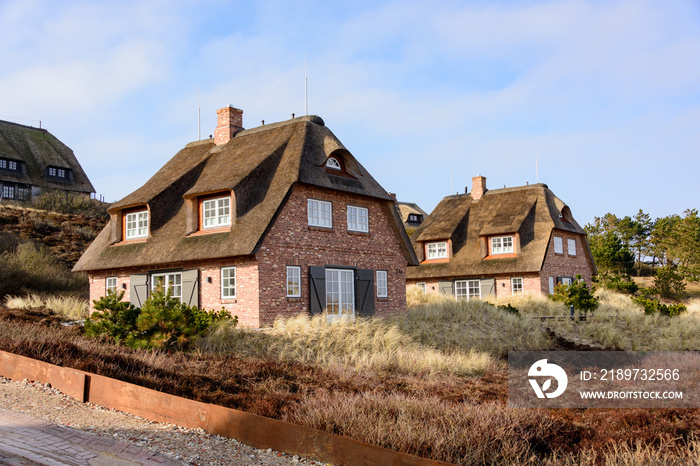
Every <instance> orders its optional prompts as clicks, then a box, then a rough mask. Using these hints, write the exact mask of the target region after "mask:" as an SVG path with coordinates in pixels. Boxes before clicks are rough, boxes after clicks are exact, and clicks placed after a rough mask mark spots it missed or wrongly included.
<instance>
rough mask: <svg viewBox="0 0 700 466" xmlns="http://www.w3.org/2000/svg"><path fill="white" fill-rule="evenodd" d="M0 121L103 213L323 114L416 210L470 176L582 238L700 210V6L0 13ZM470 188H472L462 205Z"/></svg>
mask: <svg viewBox="0 0 700 466" xmlns="http://www.w3.org/2000/svg"><path fill="white" fill-rule="evenodd" d="M0 56H2V67H0V119H4V120H10V121H15V122H18V123H23V124H29V125H34V126H37V125H38V122H39V120H41V121H42V126H43V127H45V128H47V129H48V130H49V131H51V132H52V133H53V134H54V135H55V136H57V137H58V138H59V139H61V140H62V141H63V142H64V143H66V144H67V145H68V146H70V147H71V148H72V149H73V150H74V152H75V154H76V155H77V157H78V159H79V160H80V162H81V164H82V166H83V168H84V169H85V171H86V172H87V174H88V176H89V177H90V179H91V180H92V182H93V184H94V185H95V188H96V189H97V191H98V193H99V194H102V195H104V196H105V197H106V200H108V201H115V200H118V199H120V198H122V197H123V196H125V195H126V194H128V193H129V192H131V191H133V190H134V189H136V188H137V187H139V186H140V185H142V184H143V183H144V182H145V181H146V180H147V179H148V178H149V177H150V176H151V175H153V174H154V173H155V172H156V171H157V170H158V169H159V168H160V167H161V166H162V165H163V164H164V163H165V162H166V161H167V160H168V159H169V158H170V157H172V156H173V155H174V154H175V153H176V152H177V151H178V150H179V149H181V148H182V147H183V146H184V145H185V144H186V143H188V142H190V141H193V140H196V139H197V106H198V93H199V102H200V107H201V127H202V130H201V134H202V137H208V135H209V134H213V132H214V128H215V126H216V109H217V108H220V107H223V106H226V105H229V104H231V105H234V106H236V107H238V108H241V109H243V110H244V115H243V123H244V126H245V127H246V128H252V127H255V126H259V125H260V121H261V120H263V119H264V120H265V122H266V123H272V122H275V121H280V120H286V119H288V118H290V117H291V113H292V112H294V113H296V114H297V116H298V115H303V114H304V60H305V57H306V59H307V63H308V65H307V67H308V90H309V91H308V103H309V113H310V114H316V115H320V116H321V117H322V118H323V119H324V120H325V122H326V125H327V126H328V127H329V128H330V129H331V130H332V131H333V132H334V133H335V134H336V136H338V138H339V139H340V140H341V141H342V142H343V144H344V145H345V146H346V147H347V148H348V149H349V150H350V151H351V152H352V153H353V155H354V156H355V157H356V158H357V159H358V160H359V161H360V162H361V163H362V164H363V165H364V166H365V167H366V168H367V169H368V170H369V171H370V173H372V175H373V176H374V177H375V178H376V179H377V180H378V181H379V182H380V183H381V184H382V185H383V186H384V187H385V189H387V190H388V191H391V192H395V193H397V195H398V198H399V199H400V200H406V201H414V202H417V203H418V204H419V205H421V206H422V207H423V208H424V209H425V210H427V211H428V212H430V211H431V210H432V209H433V208H434V207H435V205H437V203H438V202H439V201H440V199H442V198H443V197H444V196H446V195H448V194H450V174H452V180H453V184H452V186H453V191H454V192H464V188H465V186H471V178H472V177H473V176H476V175H483V176H486V178H487V186H488V187H489V188H499V187H503V186H519V185H524V184H526V183H528V182H529V183H535V182H536V181H537V172H536V160H537V161H538V165H539V180H540V182H543V183H547V184H548V185H549V187H550V188H551V189H552V190H553V191H554V193H555V194H556V195H557V196H559V197H560V198H561V199H562V200H563V201H564V202H566V203H567V204H568V205H569V206H570V207H571V209H572V213H573V215H574V217H575V218H576V219H577V220H578V221H579V223H581V224H585V223H588V222H591V221H592V220H593V218H594V216H596V215H598V216H600V215H603V214H605V213H606V212H613V213H615V214H617V215H632V214H634V213H635V212H636V211H637V210H638V209H640V208H641V209H644V210H645V211H646V212H649V213H651V215H652V216H653V217H660V216H665V215H669V214H672V213H682V212H683V211H684V210H685V209H688V208H698V207H700V205H699V204H700V202H698V201H699V200H700V188H699V187H698V182H697V180H698V178H699V176H700V175H699V173H700V3H699V2H697V1H695V0H689V1H673V0H671V1H664V2H658V1H644V0H634V1H615V0H611V1H583V0H579V1H574V0H572V1H556V2H554V1H513V2H486V1H474V2H468V1H461V2H458V1H454V2H451V1H431V2H428V1H416V2H411V1H402V2H378V1H373V2H362V1H352V2H328V1H313V0H307V1H298V2H296V1H256V2H250V1H246V2H234V1H223V0H220V1H217V0H212V1H199V2H182V1H148V0H138V1H119V2H117V1H113V2H107V1H105V2H97V1H95V2H89V1H72V0H63V1H61V2H55V1H32V0H20V1H14V0H0ZM470 189H471V188H470Z"/></svg>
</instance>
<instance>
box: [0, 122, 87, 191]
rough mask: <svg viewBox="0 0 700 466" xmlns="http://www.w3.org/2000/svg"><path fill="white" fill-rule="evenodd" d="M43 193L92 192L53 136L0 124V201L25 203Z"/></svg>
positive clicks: (72, 157) (66, 149)
mask: <svg viewBox="0 0 700 466" xmlns="http://www.w3.org/2000/svg"><path fill="white" fill-rule="evenodd" d="M45 190H61V191H68V192H72V193H81V194H84V195H85V196H90V195H91V194H92V193H94V192H95V188H93V186H92V184H91V183H90V180H89V179H88V177H87V175H86V174H85V172H84V171H83V168H82V167H81V166H80V163H79V162H78V159H77V158H76V157H75V154H74V153H73V151H72V150H71V148H70V147H68V146H66V145H65V144H63V143H62V142H61V141H59V140H58V139H57V138H56V136H54V135H53V134H51V133H49V132H48V131H47V130H45V129H43V128H34V127H33V126H25V125H20V124H18V123H12V122H10V121H3V120H0V200H12V201H28V200H30V199H31V197H32V196H36V195H38V194H39V193H41V192H42V191H45Z"/></svg>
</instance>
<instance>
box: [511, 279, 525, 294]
mask: <svg viewBox="0 0 700 466" xmlns="http://www.w3.org/2000/svg"><path fill="white" fill-rule="evenodd" d="M510 290H511V293H512V294H522V292H523V279H522V278H521V277H513V278H511V279H510Z"/></svg>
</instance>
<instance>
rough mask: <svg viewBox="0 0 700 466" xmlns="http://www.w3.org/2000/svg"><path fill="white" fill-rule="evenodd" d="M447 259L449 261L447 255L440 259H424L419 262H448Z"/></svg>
mask: <svg viewBox="0 0 700 466" xmlns="http://www.w3.org/2000/svg"><path fill="white" fill-rule="evenodd" d="M449 261H450V259H449V258H448V257H443V258H440V259H426V260H424V261H423V262H421V264H440V263H443V262H449Z"/></svg>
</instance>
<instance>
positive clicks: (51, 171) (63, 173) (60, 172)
mask: <svg viewBox="0 0 700 466" xmlns="http://www.w3.org/2000/svg"><path fill="white" fill-rule="evenodd" d="M69 172H70V170H68V169H67V168H59V167H48V168H47V169H46V176H49V177H51V178H60V179H62V180H67V179H68V178H69Z"/></svg>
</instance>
